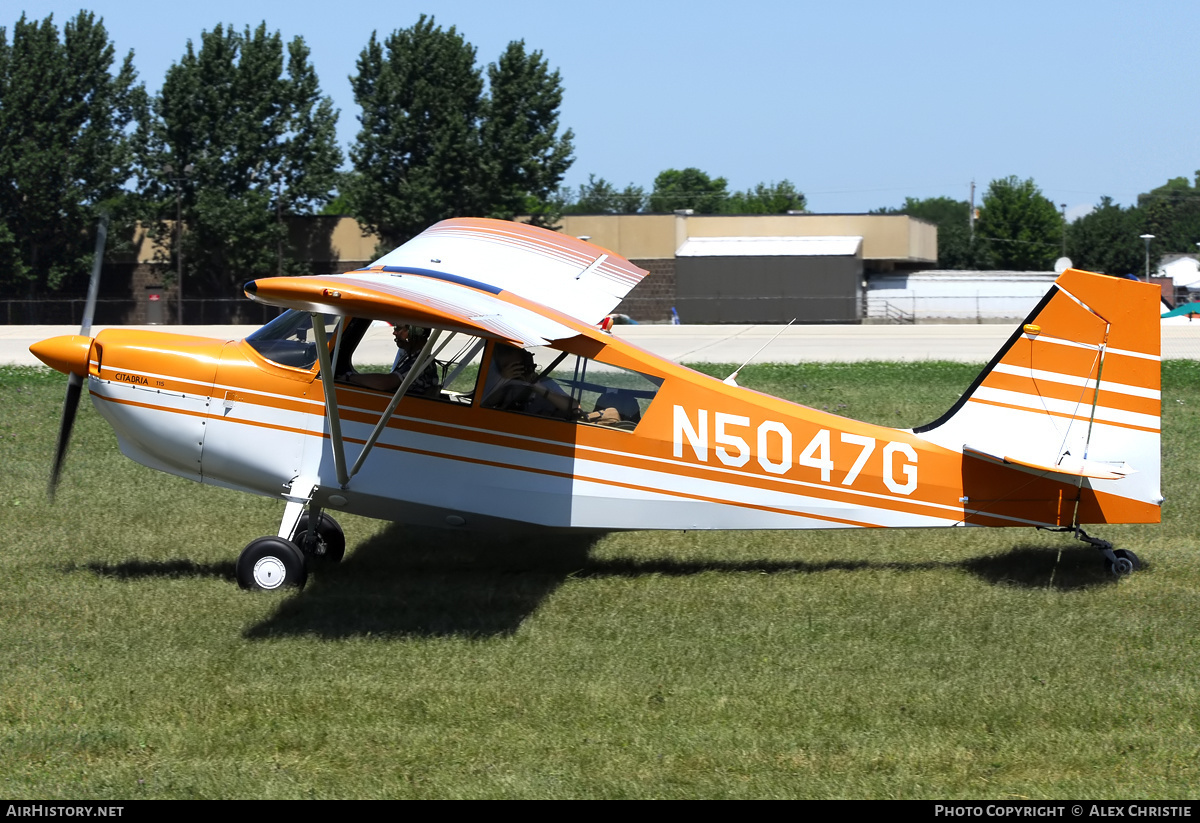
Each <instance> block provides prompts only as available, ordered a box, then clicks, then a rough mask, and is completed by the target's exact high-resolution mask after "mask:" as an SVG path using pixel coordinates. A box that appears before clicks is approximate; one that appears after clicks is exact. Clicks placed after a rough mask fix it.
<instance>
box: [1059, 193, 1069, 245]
mask: <svg viewBox="0 0 1200 823" xmlns="http://www.w3.org/2000/svg"><path fill="white" fill-rule="evenodd" d="M1059 205H1060V206H1061V207H1062V221H1063V252H1062V256H1063V257H1066V256H1067V204H1066V203H1060V204H1059Z"/></svg>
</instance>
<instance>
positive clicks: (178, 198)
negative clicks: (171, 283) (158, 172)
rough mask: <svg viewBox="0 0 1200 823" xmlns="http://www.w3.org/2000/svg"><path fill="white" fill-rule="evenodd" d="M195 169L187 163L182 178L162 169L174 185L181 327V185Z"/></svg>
mask: <svg viewBox="0 0 1200 823" xmlns="http://www.w3.org/2000/svg"><path fill="white" fill-rule="evenodd" d="M195 169H196V167H195V166H193V165H192V164H191V163H188V164H187V165H186V166H184V167H183V168H182V169H181V170H180V174H182V175H183V176H182V177H175V176H174V174H175V167H174V166H173V165H171V164H170V163H166V164H165V165H163V167H162V172H163V174H165V175H167V179H168V180H170V181H171V182H172V183H174V184H175V262H176V264H177V266H178V268H177V269H176V271H177V274H176V276H175V279H176V281H177V282H176V286H177V288H178V289H179V324H180V325H183V183H184V182H185V181H186V180H187V179H188V178H189V177H191V176H192V172H193V171H195Z"/></svg>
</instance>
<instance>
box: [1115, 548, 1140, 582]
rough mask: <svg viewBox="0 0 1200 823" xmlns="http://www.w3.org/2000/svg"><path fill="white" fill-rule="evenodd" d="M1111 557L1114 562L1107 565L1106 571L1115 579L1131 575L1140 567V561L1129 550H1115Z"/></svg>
mask: <svg viewBox="0 0 1200 823" xmlns="http://www.w3.org/2000/svg"><path fill="white" fill-rule="evenodd" d="M1113 556H1114V557H1115V558H1116V560H1115V561H1113V562H1112V563H1109V564H1108V570H1109V571H1110V572H1112V573H1113V574H1115V575H1116V576H1117V577H1124V576H1125V575H1127V574H1133V573H1134V572H1135V571H1137V570H1138V569H1140V568H1141V567H1142V561H1140V560H1138V556H1137V555H1136V554H1134V553H1133V552H1131V551H1130V550H1129V549H1117V550H1116V551H1114V552H1113Z"/></svg>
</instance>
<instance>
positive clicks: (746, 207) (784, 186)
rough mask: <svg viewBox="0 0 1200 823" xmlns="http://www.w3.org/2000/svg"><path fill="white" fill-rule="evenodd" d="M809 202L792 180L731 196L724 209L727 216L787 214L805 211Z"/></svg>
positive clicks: (763, 185)
mask: <svg viewBox="0 0 1200 823" xmlns="http://www.w3.org/2000/svg"><path fill="white" fill-rule="evenodd" d="M807 206H808V201H807V199H806V198H805V197H804V192H802V191H799V190H798V189H797V188H796V186H795V184H793V183H792V182H791V181H790V180H780V181H779V182H778V183H759V184H758V185H756V186H754V187H753V188H750V189H746V190H745V191H741V192H737V193H735V194H732V195H730V197H729V199H728V200H727V201H726V202H725V205H724V208H723V209H722V210H723V211H724V212H726V213H727V214H787V213H788V212H789V211H805V210H806V209H807Z"/></svg>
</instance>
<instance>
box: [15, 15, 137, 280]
mask: <svg viewBox="0 0 1200 823" xmlns="http://www.w3.org/2000/svg"><path fill="white" fill-rule="evenodd" d="M113 64H114V49H113V46H112V44H111V43H110V42H109V39H108V33H107V32H106V31H105V28H104V24H103V21H101V20H98V19H96V17H95V16H94V15H92V14H91V13H90V12H80V13H79V14H78V15H77V16H76V17H75V18H74V19H72V20H70V21H68V22H67V23H66V24H65V25H64V26H63V29H62V37H61V39H60V37H59V31H58V28H57V26H55V24H54V20H53V17H47V18H46V19H45V20H42V21H41V22H38V21H32V20H27V19H26V18H25V16H24V15H22V16H21V19H20V20H18V21H17V23H16V25H15V26H14V27H13V30H12V39H11V40H9V37H8V31H7V29H5V28H2V27H0V288H2V289H3V290H4V292H5V293H7V294H13V293H20V292H24V293H27V294H33V293H35V292H38V291H42V290H47V289H49V290H56V289H62V290H66V289H80V288H86V283H87V276H88V271H89V270H90V268H91V259H92V255H93V253H94V250H95V234H94V232H95V227H96V223H97V218H98V216H99V213H100V212H101V211H102V210H107V211H109V212H110V213H112V215H113V221H114V223H113V225H114V231H113V232H112V235H114V236H119V235H121V234H122V233H123V232H121V231H120V229H121V227H122V223H123V222H124V223H126V224H131V222H132V219H133V216H132V205H133V204H132V202H131V198H130V197H129V196H128V195H127V194H126V193H125V192H124V191H123V189H122V186H123V184H124V183H125V182H126V181H128V180H129V179H130V177H131V175H132V170H133V161H134V155H133V147H132V142H133V141H132V139H131V136H130V129H131V128H132V127H133V125H134V124H135V123H137V122H138V121H139V119H141V118H143V117H144V115H145V109H146V97H145V91H144V89H143V88H142V86H141V85H140V84H137V83H135V80H136V77H137V73H136V72H135V71H134V68H133V53H132V52H130V53H129V54H128V55H126V57H125V59H124V61H123V62H122V63H121V65H120V67H119V68H118V69H117V71H116V73H115V74H114V73H113V71H112V69H113Z"/></svg>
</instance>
